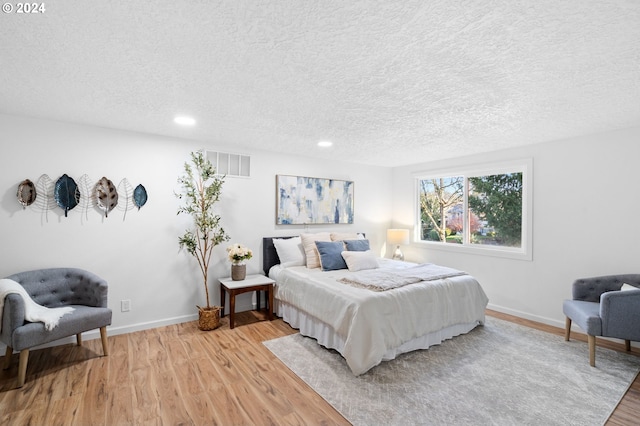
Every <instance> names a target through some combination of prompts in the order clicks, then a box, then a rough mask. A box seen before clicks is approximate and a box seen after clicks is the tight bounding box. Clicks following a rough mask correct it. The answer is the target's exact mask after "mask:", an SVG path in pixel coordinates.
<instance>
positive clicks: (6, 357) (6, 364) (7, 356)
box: [2, 346, 13, 370]
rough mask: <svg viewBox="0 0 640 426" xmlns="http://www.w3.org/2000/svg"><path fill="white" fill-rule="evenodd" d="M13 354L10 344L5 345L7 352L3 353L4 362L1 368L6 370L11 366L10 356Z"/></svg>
mask: <svg viewBox="0 0 640 426" xmlns="http://www.w3.org/2000/svg"><path fill="white" fill-rule="evenodd" d="M12 355H13V348H12V347H11V346H7V352H6V353H5V355H4V364H2V369H3V370H6V369H7V368H9V367H10V366H11V356H12Z"/></svg>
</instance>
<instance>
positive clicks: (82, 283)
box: [0, 268, 111, 387]
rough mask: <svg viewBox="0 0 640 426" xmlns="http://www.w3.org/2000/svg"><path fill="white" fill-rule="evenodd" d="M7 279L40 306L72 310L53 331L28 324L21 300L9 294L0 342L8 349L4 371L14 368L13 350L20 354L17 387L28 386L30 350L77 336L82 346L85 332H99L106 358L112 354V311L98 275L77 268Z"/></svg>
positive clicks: (44, 270) (25, 273)
mask: <svg viewBox="0 0 640 426" xmlns="http://www.w3.org/2000/svg"><path fill="white" fill-rule="evenodd" d="M7 278H9V279H11V280H14V281H17V282H18V283H19V284H21V285H22V286H23V287H24V289H25V290H26V292H27V293H28V294H29V296H31V298H32V299H33V301H35V302H36V303H37V304H39V305H42V306H46V307H48V308H57V307H61V306H71V307H73V308H74V310H73V312H71V313H68V314H65V315H64V316H63V317H62V318H60V321H59V323H58V325H57V327H55V328H54V329H52V330H46V329H45V326H44V324H43V323H41V322H28V321H26V320H25V305H24V301H23V299H22V296H20V295H18V294H8V295H7V296H6V297H5V302H4V311H3V313H2V331H1V333H0V340H1V341H2V342H3V343H5V344H6V345H7V352H6V355H5V362H4V369H5V370H6V369H7V368H9V366H10V365H11V356H12V354H13V350H14V349H15V350H16V351H19V352H20V361H19V364H18V387H22V386H23V385H24V382H25V378H26V372H27V362H28V360H29V348H32V347H34V346H38V345H42V344H45V343H49V342H52V341H54V340H58V339H62V338H64V337H69V336H73V335H75V336H76V341H77V343H78V346H80V345H82V332H85V331H89V330H94V329H97V328H99V329H100V337H101V338H102V349H103V352H104V355H108V354H109V350H108V346H107V326H108V325H111V309H109V308H107V290H108V288H107V282H106V281H105V280H103V279H102V278H100V277H98V276H97V275H95V274H93V273H91V272H88V271H85V270H82V269H76V268H51V269H38V270H35V271H27V272H21V273H18V274H14V275H11V276H8V277H7Z"/></svg>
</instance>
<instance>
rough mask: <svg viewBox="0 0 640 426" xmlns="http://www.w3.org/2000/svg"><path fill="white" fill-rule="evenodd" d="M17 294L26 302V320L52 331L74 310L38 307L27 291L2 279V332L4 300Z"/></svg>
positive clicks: (12, 282) (0, 284) (66, 307)
mask: <svg viewBox="0 0 640 426" xmlns="http://www.w3.org/2000/svg"><path fill="white" fill-rule="evenodd" d="M11 293H16V294H19V295H20V296H22V299H23V300H24V306H25V309H24V319H25V320H27V321H29V322H43V323H44V327H45V328H46V329H47V330H48V331H51V330H53V329H54V328H55V327H56V326H57V325H58V322H59V321H60V318H62V316H63V315H64V314H67V313H69V312H72V311H73V308H72V307H70V306H64V307H61V308H47V307H46V306H42V305H38V304H37V303H36V302H34V301H33V299H31V296H29V294H28V293H27V291H26V290H25V289H24V287H22V286H21V285H20V283H17V282H15V281H13V280H10V279H7V278H3V279H0V331H1V330H2V318H3V312H4V298H5V297H6V296H7V294H11Z"/></svg>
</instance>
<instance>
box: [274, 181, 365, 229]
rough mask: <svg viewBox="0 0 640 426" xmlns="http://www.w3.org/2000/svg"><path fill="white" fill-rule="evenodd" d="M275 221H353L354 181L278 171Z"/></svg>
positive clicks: (284, 223)
mask: <svg viewBox="0 0 640 426" xmlns="http://www.w3.org/2000/svg"><path fill="white" fill-rule="evenodd" d="M276 191H277V194H276V225H312V224H322V223H345V224H346V223H353V181H347V180H336V179H321V178H312V177H304V176H288V175H276Z"/></svg>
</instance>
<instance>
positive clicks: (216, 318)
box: [198, 306, 222, 331]
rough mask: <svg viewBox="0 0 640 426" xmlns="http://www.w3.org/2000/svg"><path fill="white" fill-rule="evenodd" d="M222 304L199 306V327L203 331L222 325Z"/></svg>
mask: <svg viewBox="0 0 640 426" xmlns="http://www.w3.org/2000/svg"><path fill="white" fill-rule="evenodd" d="M221 310H222V308H221V307H220V306H211V307H210V308H201V307H200V306H198V328H199V329H200V330H203V331H209V330H215V329H216V328H218V327H219V326H220V311H221Z"/></svg>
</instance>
